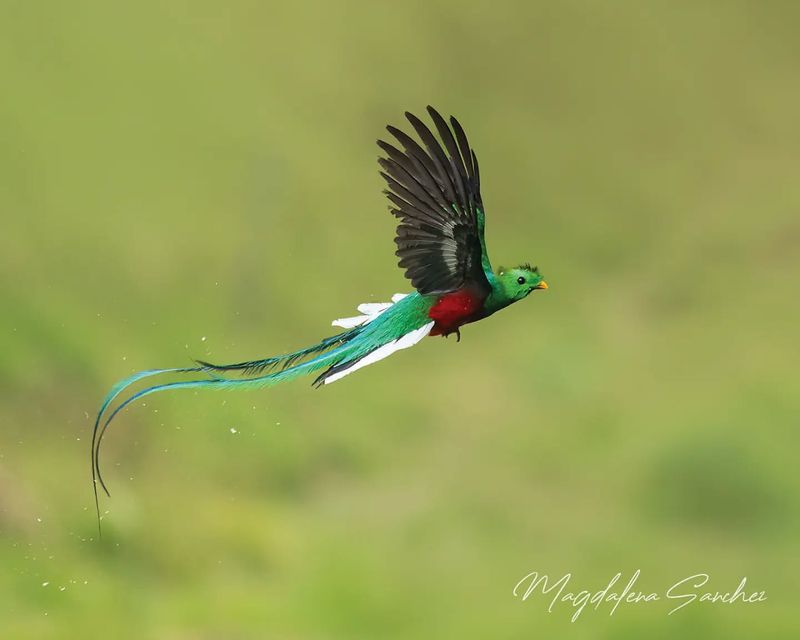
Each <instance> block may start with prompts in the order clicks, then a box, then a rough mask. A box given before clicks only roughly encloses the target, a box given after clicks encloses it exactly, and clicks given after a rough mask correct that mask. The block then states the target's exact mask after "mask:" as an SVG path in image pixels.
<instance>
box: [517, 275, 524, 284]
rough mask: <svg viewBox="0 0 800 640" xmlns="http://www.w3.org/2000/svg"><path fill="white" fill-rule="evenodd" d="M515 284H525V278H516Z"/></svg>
mask: <svg viewBox="0 0 800 640" xmlns="http://www.w3.org/2000/svg"><path fill="white" fill-rule="evenodd" d="M517 284H525V278H523V277H522V276H520V277H519V278H517Z"/></svg>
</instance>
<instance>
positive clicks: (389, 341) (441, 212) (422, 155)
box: [91, 106, 547, 515]
mask: <svg viewBox="0 0 800 640" xmlns="http://www.w3.org/2000/svg"><path fill="white" fill-rule="evenodd" d="M428 114H429V115H430V117H431V119H432V120H433V124H434V128H435V130H436V132H437V133H438V139H437V136H435V135H434V133H433V132H432V131H431V129H429V128H428V126H426V125H425V124H424V123H423V122H422V120H420V119H419V118H417V117H416V116H415V115H413V114H411V113H408V112H406V114H405V116H406V118H407V120H408V122H409V123H410V124H411V127H412V128H413V130H414V132H416V134H417V136H418V138H419V142H418V141H417V140H415V139H414V138H412V137H411V136H410V135H408V134H406V133H404V132H403V131H401V130H400V129H397V128H395V127H393V126H391V125H389V126H387V127H386V129H387V131H388V132H389V133H390V134H391V135H392V137H393V138H394V139H395V142H393V143H388V142H384V141H383V140H378V146H379V147H380V148H381V150H382V152H383V154H384V155H383V156H382V157H379V159H378V163H379V164H380V167H381V172H380V174H381V176H382V177H383V179H384V180H385V181H386V183H387V185H388V188H387V189H386V190H385V191H384V193H385V194H386V197H387V198H388V199H389V209H390V211H391V212H392V214H394V215H395V216H396V217H397V218H398V219H399V221H400V222H399V224H398V226H397V236H396V237H395V243H396V244H397V251H396V252H395V253H396V255H397V256H398V257H399V259H400V260H399V265H400V267H402V268H403V269H404V270H405V276H406V277H407V278H408V279H409V280H410V281H411V284H412V286H413V287H414V289H415V291H414V292H412V293H408V294H395V295H394V296H393V297H392V299H391V302H386V303H374V302H373V303H365V304H362V305H359V306H358V311H359V313H360V315H357V316H355V317H352V318H341V319H338V320H334V321H333V323H332V324H333V326H337V327H340V328H341V329H343V331H342V332H340V333H337V334H336V335H333V336H331V337H329V338H325V339H323V340H321V341H320V342H318V343H317V344H314V345H312V346H310V347H306V348H305V349H300V350H298V351H294V352H292V353H287V354H284V355H279V356H273V357H269V358H263V359H260V360H248V361H246V362H238V363H235V364H225V365H217V364H211V363H210V362H203V361H197V366H194V367H184V368H175V369H151V370H148V371H141V372H139V373H135V374H134V375H132V376H130V377H128V378H126V379H125V380H122V381H120V382H118V383H117V384H116V385H114V387H112V389H111V391H109V393H108V395H107V396H106V397H105V399H104V400H103V403H102V405H101V406H100V411H99V412H98V414H97V419H96V421H95V424H94V431H93V434H92V451H91V461H92V480H93V483H94V492H95V505H96V506H97V507H98V515H99V504H98V502H97V484H98V483H99V484H100V486H101V487H102V488H103V490H104V491H105V492H106V494H107V495H110V494H109V493H108V489H107V488H106V485H105V482H104V481H103V476H102V474H101V473H100V445H101V443H102V440H103V436H104V435H105V432H106V430H107V429H108V426H109V424H111V421H112V420H113V419H114V417H115V416H116V415H117V414H118V413H119V412H120V411H121V410H122V409H124V408H125V407H127V406H128V405H129V404H131V403H132V402H134V401H135V400H137V399H139V398H143V397H144V396H147V395H150V394H151V393H156V392H157V391H166V390H168V389H198V388H210V389H248V388H249V389H253V388H259V387H267V386H271V385H274V384H277V383H279V382H284V381H287V380H291V379H293V378H297V377H299V376H301V375H305V374H308V373H312V372H315V373H316V372H320V373H319V374H318V375H317V377H316V379H315V380H314V383H313V384H314V385H315V386H321V385H328V384H330V383H332V382H335V381H336V380H339V379H341V378H343V377H345V376H347V375H349V374H351V373H353V372H354V371H356V370H358V369H361V368H363V367H365V366H367V365H370V364H373V363H375V362H378V361H379V360H383V359H384V358H386V357H387V356H389V355H391V354H393V353H395V352H396V351H400V350H401V349H407V348H408V347H411V346H413V345H415V344H416V343H418V342H419V341H420V340H422V339H423V338H425V337H426V336H445V337H447V336H449V335H451V334H456V336H457V339H458V340H459V341H460V339H461V332H460V328H461V327H462V326H463V325H465V324H469V323H471V322H476V321H477V320H482V319H483V318H487V317H489V316H491V315H492V314H494V313H495V312H497V311H500V309H504V308H505V307H507V306H509V305H511V304H513V303H515V302H518V301H520V300H522V299H523V298H526V297H527V296H528V295H529V294H530V293H531V292H532V291H536V290H541V289H547V283H546V282H545V281H544V280H543V279H542V276H541V274H540V273H539V270H538V268H537V267H532V266H531V265H530V264H527V263H526V264H522V265H520V266H518V267H516V268H513V269H503V268H500V269H499V270H498V271H497V273H495V272H494V271H493V270H492V266H491V263H490V262H489V255H488V254H487V252H486V242H485V240H484V207H483V200H482V199H481V192H480V186H481V185H480V173H479V171H478V158H477V157H476V156H475V152H474V151H473V150H472V148H471V147H470V145H469V142H468V141H467V136H466V134H465V133H464V129H463V128H462V127H461V125H460V124H459V122H458V120H456V119H455V118H454V117H451V118H450V123H449V126H448V123H447V121H445V119H444V118H443V117H442V116H441V115H440V114H439V113H438V112H437V111H436V110H435V109H434V108H433V107H430V106H429V107H428ZM161 374H173V375H176V376H177V375H179V376H183V375H184V374H190V375H194V377H195V378H196V377H197V376H198V375H201V376H204V377H203V378H202V379H189V380H180V379H179V380H176V381H172V382H166V383H162V384H157V385H153V386H149V387H147V388H145V389H142V390H141V391H138V392H136V393H133V394H131V395H129V396H128V397H127V398H126V399H125V400H124V401H122V402H121V403H119V404H118V405H117V406H116V408H115V409H113V410H110V406H111V403H112V402H113V401H114V400H115V399H116V398H117V396H119V395H120V394H121V393H122V392H123V391H124V390H125V389H127V388H128V387H129V386H130V385H132V384H133V383H135V382H138V381H140V380H143V379H145V378H149V377H151V376H156V375H161Z"/></svg>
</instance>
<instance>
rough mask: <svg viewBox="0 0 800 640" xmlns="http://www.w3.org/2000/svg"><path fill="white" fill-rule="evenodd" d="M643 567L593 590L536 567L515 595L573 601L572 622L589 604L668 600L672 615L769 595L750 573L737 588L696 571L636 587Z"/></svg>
mask: <svg viewBox="0 0 800 640" xmlns="http://www.w3.org/2000/svg"><path fill="white" fill-rule="evenodd" d="M640 575H641V571H640V570H639V569H637V570H636V571H635V572H634V573H633V575H632V576H631V578H630V580H628V582H627V583H625V584H624V585H623V582H624V580H623V579H622V573H618V574H616V575H615V576H613V577H612V578H611V580H609V582H608V584H606V585H605V586H604V587H602V588H600V589H598V590H597V591H590V590H588V589H577V590H576V589H574V588H572V587H571V586H570V583H571V582H572V574H571V573H567V574H565V575H563V576H562V577H561V578H559V579H558V580H555V581H551V580H550V578H549V577H548V576H547V575H546V574H539V572H537V571H532V572H531V573H529V574H528V575H526V576H525V577H523V578H522V579H521V580H520V581H519V582H517V584H516V586H515V587H514V591H513V593H514V597H515V598H520V599H521V600H522V601H526V600H528V599H529V598H533V597H535V596H542V599H543V600H545V602H547V603H548V606H547V612H548V613H553V610H554V609H555V608H556V607H557V606H558V605H560V604H563V605H569V606H571V607H572V608H573V613H572V617H571V618H570V621H571V622H575V621H576V620H577V619H578V618H579V617H580V615H581V613H583V610H584V609H585V608H586V607H587V606H588V607H590V608H591V609H594V610H595V611H597V610H599V609H600V606H601V605H603V604H607V605H608V606H609V612H608V615H609V616H613V615H614V613H616V611H617V608H618V607H619V606H620V605H621V604H623V603H624V604H643V603H644V604H646V603H649V602H656V601H660V600H668V601H670V602H671V603H672V604H674V605H675V606H673V608H672V609H670V611H669V613H668V614H667V615H672V614H673V613H675V612H676V611H679V610H680V609H683V607H687V606H689V605H690V604H693V603H696V604H703V603H711V604H735V603H737V602H741V603H744V604H754V603H757V602H764V600H766V599H767V592H766V591H752V592H750V593H748V592H746V591H745V586H746V585H747V577H743V578H742V579H741V581H740V582H739V586H738V587H736V589H734V590H733V591H713V590H710V589H708V588H705V589H704V587H705V586H706V583H707V582H708V581H709V575H708V574H707V573H696V574H694V575H691V576H689V577H687V578H683V579H681V580H678V581H677V582H675V583H674V584H672V585H671V586H669V587H667V588H666V589H663V590H661V591H651V592H646V591H639V590H637V589H635V588H634V587H635V585H636V582H637V581H638V580H639V576H640Z"/></svg>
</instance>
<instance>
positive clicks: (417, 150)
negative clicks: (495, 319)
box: [378, 107, 494, 295]
mask: <svg viewBox="0 0 800 640" xmlns="http://www.w3.org/2000/svg"><path fill="white" fill-rule="evenodd" d="M428 113H429V114H430V116H431V118H432V119H433V123H434V125H435V126H436V130H437V132H438V133H439V137H440V138H441V142H442V143H443V145H444V148H442V144H440V142H439V141H438V140H437V139H436V137H435V136H434V135H433V133H432V132H431V130H430V129H428V127H427V126H425V124H424V123H423V122H422V121H421V120H420V119H419V118H417V117H416V116H415V115H413V114H411V113H406V118H407V119H408V121H409V122H410V123H411V126H412V127H414V130H415V131H416V133H417V135H418V136H419V138H420V140H421V141H422V144H423V145H424V147H425V148H423V147H422V146H421V145H420V144H419V143H417V142H416V141H415V140H414V139H413V138H411V137H410V136H408V135H407V134H405V133H403V132H402V131H400V130H399V129H396V128H395V127H392V126H388V127H386V128H387V130H388V131H389V133H391V134H392V135H393V136H394V137H395V138H396V139H397V141H398V142H399V143H400V145H401V146H402V147H403V150H402V151H401V150H400V149H398V148H396V147H394V146H392V145H391V144H389V143H387V142H384V141H382V140H379V141H378V146H379V147H380V148H381V149H382V150H383V151H385V152H386V156H387V157H385V158H379V159H378V162H379V163H380V165H381V168H382V169H383V171H382V172H381V175H382V176H383V178H384V179H385V180H386V182H387V184H388V185H389V189H388V190H387V191H385V193H386V195H387V197H388V198H389V201H390V202H391V207H390V209H391V211H392V213H393V214H394V215H395V216H397V217H398V218H400V220H401V222H400V224H399V225H398V227H397V237H396V238H395V242H396V244H397V251H396V254H397V256H398V257H399V258H400V262H399V264H400V266H401V267H402V268H404V269H405V274H406V277H407V278H409V280H411V283H412V284H413V285H414V287H415V288H416V289H417V290H418V291H419V292H420V293H422V294H441V293H446V292H448V291H456V290H458V289H462V288H464V287H469V288H471V289H473V290H476V291H478V292H482V293H485V294H487V295H488V292H489V291H490V289H491V285H490V280H491V279H492V278H493V277H494V276H493V275H492V268H491V264H490V263H489V258H488V256H487V254H486V243H485V240H484V212H483V203H482V201H481V195H480V173H479V170H478V159H477V157H476V156H475V152H474V151H473V150H472V149H471V148H470V146H469V142H468V141H467V136H466V134H465V133H464V130H463V128H462V127H461V125H460V124H459V122H458V120H456V119H455V118H454V117H451V118H450V125H451V126H452V130H451V129H450V127H449V126H448V125H447V122H445V120H444V118H443V117H442V116H441V115H439V113H438V112H437V111H436V110H435V109H434V108H433V107H428ZM445 150H446V153H445Z"/></svg>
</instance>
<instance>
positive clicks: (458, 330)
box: [456, 328, 461, 342]
mask: <svg viewBox="0 0 800 640" xmlns="http://www.w3.org/2000/svg"><path fill="white" fill-rule="evenodd" d="M456 342H461V329H460V328H459V329H456Z"/></svg>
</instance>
